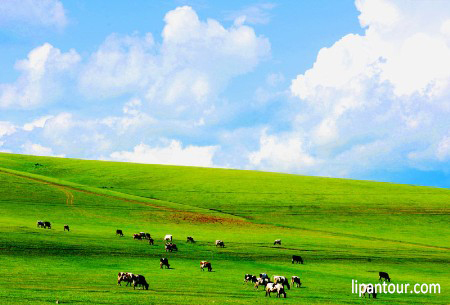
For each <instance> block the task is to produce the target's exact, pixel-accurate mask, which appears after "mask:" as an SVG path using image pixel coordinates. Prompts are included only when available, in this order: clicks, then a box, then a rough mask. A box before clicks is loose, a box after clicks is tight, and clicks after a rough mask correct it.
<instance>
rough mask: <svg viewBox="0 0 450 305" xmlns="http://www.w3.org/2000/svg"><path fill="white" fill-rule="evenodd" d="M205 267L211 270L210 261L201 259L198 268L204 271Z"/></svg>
mask: <svg viewBox="0 0 450 305" xmlns="http://www.w3.org/2000/svg"><path fill="white" fill-rule="evenodd" d="M205 268H207V269H208V271H209V272H211V271H212V267H211V263H210V262H207V261H201V262H200V269H201V270H202V271H205Z"/></svg>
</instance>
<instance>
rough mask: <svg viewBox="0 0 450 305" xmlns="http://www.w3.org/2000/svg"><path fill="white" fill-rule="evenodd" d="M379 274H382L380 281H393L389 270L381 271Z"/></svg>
mask: <svg viewBox="0 0 450 305" xmlns="http://www.w3.org/2000/svg"><path fill="white" fill-rule="evenodd" d="M378 274H379V275H380V278H379V281H383V280H384V281H388V282H390V281H391V278H390V277H389V274H387V272H379V273H378Z"/></svg>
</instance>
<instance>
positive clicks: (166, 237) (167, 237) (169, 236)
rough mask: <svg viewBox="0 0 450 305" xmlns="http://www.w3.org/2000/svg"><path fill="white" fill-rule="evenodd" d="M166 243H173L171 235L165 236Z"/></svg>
mask: <svg viewBox="0 0 450 305" xmlns="http://www.w3.org/2000/svg"><path fill="white" fill-rule="evenodd" d="M163 240H165V241H172V235H171V234H167V235H166V236H164V239H163Z"/></svg>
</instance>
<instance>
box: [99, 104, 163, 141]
mask: <svg viewBox="0 0 450 305" xmlns="http://www.w3.org/2000/svg"><path fill="white" fill-rule="evenodd" d="M141 107H142V102H141V100H140V99H136V98H134V99H131V100H130V101H128V102H126V103H125V105H124V106H123V109H122V112H123V116H109V117H106V118H104V119H101V120H100V122H101V123H102V124H105V125H106V126H108V127H109V128H112V129H114V130H116V131H117V133H118V134H119V135H123V134H125V133H127V132H128V133H130V132H131V131H135V130H136V129H137V128H142V127H144V126H147V127H148V126H149V125H154V124H156V123H157V120H156V119H154V118H152V117H151V116H149V115H148V114H146V113H145V112H143V111H142V110H141Z"/></svg>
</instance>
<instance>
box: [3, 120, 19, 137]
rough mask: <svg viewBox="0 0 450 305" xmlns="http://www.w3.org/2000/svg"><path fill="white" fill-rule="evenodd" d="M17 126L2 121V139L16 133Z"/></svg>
mask: <svg viewBox="0 0 450 305" xmlns="http://www.w3.org/2000/svg"><path fill="white" fill-rule="evenodd" d="M16 130H17V129H16V126H15V125H14V124H12V123H11V122H7V121H0V138H1V137H3V136H9V135H12V134H13V133H15V132H16Z"/></svg>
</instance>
